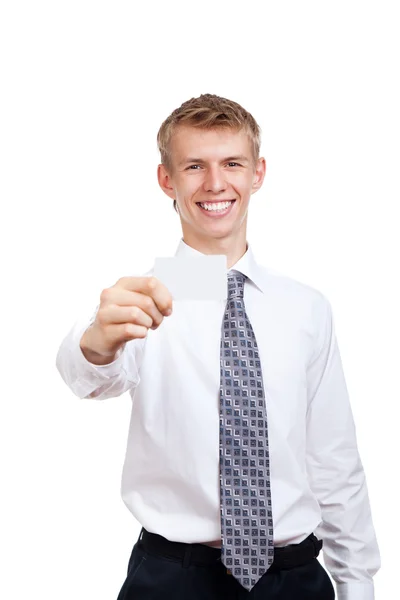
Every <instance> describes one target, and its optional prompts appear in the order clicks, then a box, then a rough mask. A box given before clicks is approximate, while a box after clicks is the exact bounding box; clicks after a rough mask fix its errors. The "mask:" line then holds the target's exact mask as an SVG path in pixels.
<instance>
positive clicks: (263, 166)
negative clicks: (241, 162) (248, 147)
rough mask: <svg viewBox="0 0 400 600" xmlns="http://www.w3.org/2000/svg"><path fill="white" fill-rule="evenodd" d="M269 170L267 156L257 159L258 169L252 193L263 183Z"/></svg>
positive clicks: (254, 177)
mask: <svg viewBox="0 0 400 600" xmlns="http://www.w3.org/2000/svg"><path fill="white" fill-rule="evenodd" d="M266 171H267V163H266V161H265V158H263V157H261V158H259V159H258V160H257V164H256V169H255V171H254V175H253V185H252V186H251V190H252V191H251V193H252V194H254V193H255V192H257V190H259V189H260V187H261V186H262V184H263V181H264V177H265V173H266Z"/></svg>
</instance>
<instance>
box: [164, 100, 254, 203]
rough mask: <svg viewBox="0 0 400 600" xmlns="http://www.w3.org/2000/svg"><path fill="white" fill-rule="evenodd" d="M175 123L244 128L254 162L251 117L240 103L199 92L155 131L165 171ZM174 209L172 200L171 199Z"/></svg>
mask: <svg viewBox="0 0 400 600" xmlns="http://www.w3.org/2000/svg"><path fill="white" fill-rule="evenodd" d="M179 124H185V125H190V126H192V127H199V128H202V129H217V128H221V129H223V128H225V129H233V130H236V131H240V130H242V129H243V130H244V131H245V132H246V133H247V134H248V136H249V138H250V141H251V146H252V154H253V161H254V164H255V163H256V162H257V159H258V158H259V153H260V145H261V128H260V126H259V125H258V124H257V122H256V120H255V119H254V117H253V116H252V115H251V114H250V113H249V112H247V110H245V109H244V108H243V107H242V106H240V104H238V103H237V102H233V100H227V99H226V98H221V97H220V96H216V95H215V94H202V95H201V96H199V97H198V98H191V99H190V100H187V101H186V102H184V103H183V104H182V105H181V106H180V107H179V108H176V109H175V110H174V111H173V112H172V113H171V114H170V115H169V117H168V118H167V119H165V121H164V122H163V123H162V125H161V127H160V129H159V131H158V134H157V146H158V149H159V151H160V155H161V163H162V164H163V165H164V166H165V168H166V169H167V171H169V172H171V171H172V162H171V152H170V141H171V137H172V135H173V133H174V131H175V129H176V127H177V126H178V125H179ZM174 209H175V211H176V212H178V211H177V210H176V200H174Z"/></svg>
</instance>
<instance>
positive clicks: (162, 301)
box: [118, 277, 172, 314]
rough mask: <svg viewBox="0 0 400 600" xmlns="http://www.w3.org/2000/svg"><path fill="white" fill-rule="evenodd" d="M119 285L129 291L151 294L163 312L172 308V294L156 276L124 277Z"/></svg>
mask: <svg viewBox="0 0 400 600" xmlns="http://www.w3.org/2000/svg"><path fill="white" fill-rule="evenodd" d="M118 285H120V286H122V287H123V288H124V289H127V290H129V291H132V292H139V293H142V294H144V295H146V296H150V297H151V298H152V299H153V301H154V303H155V305H156V306H157V308H158V310H159V311H160V312H161V313H162V314H165V313H166V312H167V311H168V310H169V309H172V296H171V294H170V292H169V290H168V289H167V288H166V287H165V285H164V284H163V283H161V281H160V280H159V279H157V278H156V277H122V278H121V279H120V280H119V281H118Z"/></svg>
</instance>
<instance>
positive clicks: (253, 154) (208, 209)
mask: <svg viewBox="0 0 400 600" xmlns="http://www.w3.org/2000/svg"><path fill="white" fill-rule="evenodd" d="M203 101H204V100H203ZM242 110H243V109H242ZM188 113H189V114H190V112H189V110H188ZM200 115H201V113H200ZM206 118H207V117H206ZM244 118H245V115H244V114H243V116H242V119H243V120H244ZM186 122H187V121H186V119H183V120H182V121H181V122H180V125H179V127H177V128H176V129H175V131H174V134H173V136H172V138H171V139H170V141H169V145H168V137H167V136H168V134H169V135H171V129H172V124H173V123H174V122H173V121H170V122H169V123H168V121H167V122H166V123H164V125H163V127H162V128H161V130H160V133H159V144H160V147H161V158H162V161H163V163H162V164H161V165H159V167H158V181H159V183H160V186H161V187H162V189H163V190H164V192H165V193H166V194H167V195H168V196H170V197H171V198H173V199H174V201H175V202H176V204H175V206H176V205H177V206H178V209H179V215H180V218H181V224H182V232H183V240H184V242H185V243H186V244H188V245H189V246H190V247H192V248H196V249H197V250H198V251H199V252H202V253H203V254H225V255H226V256H227V259H228V268H230V267H231V266H232V265H233V264H234V263H235V262H236V261H238V260H239V258H241V257H242V256H243V254H244V253H245V251H246V229H247V216H248V208H249V202H250V198H251V195H252V194H253V193H254V192H256V191H257V190H258V189H259V188H260V187H261V185H262V183H263V181H264V176H265V171H266V165H265V159H264V158H258V151H259V145H260V141H259V135H260V134H259V131H258V130H257V126H256V123H255V122H254V121H253V120H252V119H250V117H248V118H247V122H248V123H247V127H246V128H243V129H241V130H239V131H237V130H236V129H233V128H232V126H231V127H226V123H225V127H224V126H223V123H224V121H223V120H219V121H218V120H216V123H219V126H218V128H217V129H204V128H203V127H202V126H201V121H197V122H196V121H194V122H192V124H191V125H186V124H185V123H186ZM199 125H200V126H199ZM253 137H254V138H255V139H252V138H253Z"/></svg>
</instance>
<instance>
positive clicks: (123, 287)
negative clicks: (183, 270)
mask: <svg viewBox="0 0 400 600" xmlns="http://www.w3.org/2000/svg"><path fill="white" fill-rule="evenodd" d="M168 309H171V312H172V296H171V294H170V292H169V291H168V290H167V288H166V287H165V286H164V284H162V283H161V281H159V279H157V278H156V277H122V278H121V279H119V280H118V281H117V283H116V284H115V285H113V286H112V287H110V288H106V289H104V290H103V291H102V292H101V294H100V305H99V309H98V311H97V315H96V319H95V321H94V322H93V323H92V325H91V326H90V327H89V328H88V329H87V330H86V331H85V333H84V334H83V336H82V338H81V341H80V348H81V350H82V352H83V354H84V356H85V357H86V358H87V360H89V362H93V363H94V364H108V363H111V362H113V361H114V359H115V355H116V353H117V351H118V350H119V349H120V348H121V347H122V346H123V345H124V344H125V343H126V342H128V341H129V340H134V339H136V338H145V337H146V336H147V332H148V330H149V329H157V327H159V326H160V325H161V323H162V321H163V319H164V316H168V314H167V311H168Z"/></svg>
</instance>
